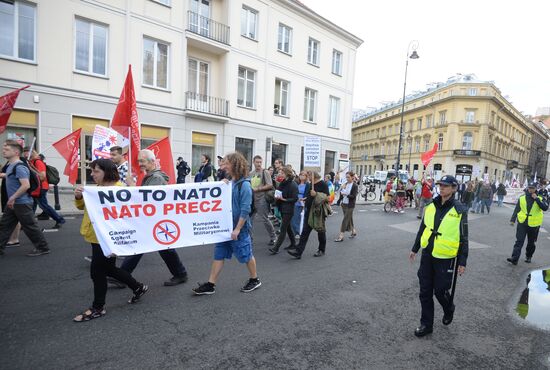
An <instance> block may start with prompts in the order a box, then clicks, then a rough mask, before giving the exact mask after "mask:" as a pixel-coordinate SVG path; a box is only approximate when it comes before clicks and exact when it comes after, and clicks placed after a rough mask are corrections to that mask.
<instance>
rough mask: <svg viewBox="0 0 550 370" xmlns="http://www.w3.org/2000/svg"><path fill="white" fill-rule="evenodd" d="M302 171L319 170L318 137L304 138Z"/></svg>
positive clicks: (319, 142)
mask: <svg viewBox="0 0 550 370" xmlns="http://www.w3.org/2000/svg"><path fill="white" fill-rule="evenodd" d="M304 169H306V170H311V171H320V170H321V138H320V137H318V136H306V137H304Z"/></svg>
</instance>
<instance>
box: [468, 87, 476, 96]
mask: <svg viewBox="0 0 550 370" xmlns="http://www.w3.org/2000/svg"><path fill="white" fill-rule="evenodd" d="M468 95H469V96H476V95H477V89H476V88H474V87H471V88H469V89H468Z"/></svg>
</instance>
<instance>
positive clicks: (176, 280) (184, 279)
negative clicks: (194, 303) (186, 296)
mask: <svg viewBox="0 0 550 370" xmlns="http://www.w3.org/2000/svg"><path fill="white" fill-rule="evenodd" d="M185 282H187V274H184V275H181V276H172V277H171V278H170V280H168V281H165V282H164V286H174V285H178V284H183V283H185Z"/></svg>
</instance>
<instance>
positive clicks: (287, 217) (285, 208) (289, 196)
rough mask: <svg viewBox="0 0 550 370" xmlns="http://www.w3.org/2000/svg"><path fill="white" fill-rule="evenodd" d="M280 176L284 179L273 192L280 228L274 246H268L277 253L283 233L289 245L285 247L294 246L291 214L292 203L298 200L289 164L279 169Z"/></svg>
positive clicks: (273, 252)
mask: <svg viewBox="0 0 550 370" xmlns="http://www.w3.org/2000/svg"><path fill="white" fill-rule="evenodd" d="M279 175H280V176H284V180H283V181H282V182H281V183H280V184H279V186H278V187H277V191H276V192H275V199H276V202H277V203H276V204H277V208H279V212H280V213H281V216H282V222H281V230H280V232H279V237H278V238H277V242H276V243H275V246H274V247H272V248H269V251H270V252H271V254H277V253H279V248H281V245H282V244H283V242H284V240H285V234H287V233H288V238H289V240H290V245H289V246H288V247H287V248H286V249H287V250H288V249H294V248H296V240H295V238H294V231H293V230H292V225H291V221H292V216H294V204H295V203H296V202H297V201H298V185H297V184H296V182H295V181H294V171H293V170H292V168H291V167H290V166H285V167H283V168H282V169H281V170H280V171H279Z"/></svg>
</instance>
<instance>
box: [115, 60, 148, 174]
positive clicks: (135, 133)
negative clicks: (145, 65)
mask: <svg viewBox="0 0 550 370" xmlns="http://www.w3.org/2000/svg"><path fill="white" fill-rule="evenodd" d="M111 128H112V129H114V130H116V131H118V132H119V133H120V134H121V135H123V136H124V137H127V138H128V139H129V140H130V151H131V152H132V156H131V157H132V158H130V162H129V163H130V167H131V168H132V172H133V173H138V172H139V164H138V160H137V158H138V152H139V149H140V147H141V145H140V134H139V123H138V115H137V108H136V94H135V92H134V79H133V78H132V66H131V65H130V66H129V67H128V75H126V81H125V82H124V87H123V88H122V92H121V93H120V99H118V105H117V107H116V110H115V114H114V116H113V120H112V121H111ZM129 132H130V134H129Z"/></svg>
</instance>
